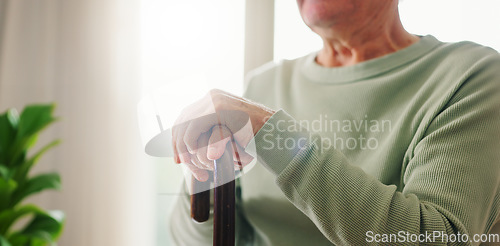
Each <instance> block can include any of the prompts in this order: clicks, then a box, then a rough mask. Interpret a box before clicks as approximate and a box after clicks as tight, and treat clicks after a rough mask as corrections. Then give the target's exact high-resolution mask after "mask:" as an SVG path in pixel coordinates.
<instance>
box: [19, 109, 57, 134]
mask: <svg viewBox="0 0 500 246" xmlns="http://www.w3.org/2000/svg"><path fill="white" fill-rule="evenodd" d="M54 108H55V105H54V104H39V105H30V106H27V107H26V108H24V110H23V112H22V113H21V116H20V118H19V131H18V135H17V136H16V137H17V138H18V139H19V138H25V137H30V136H32V135H34V134H36V133H38V132H39V131H40V130H42V129H43V128H45V127H46V126H48V125H49V124H50V123H52V122H54V121H55V120H56V118H54V117H53V116H52V112H53V111H54Z"/></svg>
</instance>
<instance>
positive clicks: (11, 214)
mask: <svg viewBox="0 0 500 246" xmlns="http://www.w3.org/2000/svg"><path fill="white" fill-rule="evenodd" d="M29 214H45V212H44V211H43V210H42V209H40V208H39V207H37V206H35V205H32V204H29V205H24V206H21V207H16V208H12V209H7V210H3V211H2V212H1V213H0V234H5V233H6V232H7V231H8V229H9V227H10V226H12V224H14V222H16V221H17V220H18V219H20V218H21V217H23V216H27V215H29Z"/></svg>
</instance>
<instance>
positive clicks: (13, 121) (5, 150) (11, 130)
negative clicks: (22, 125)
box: [0, 109, 19, 163]
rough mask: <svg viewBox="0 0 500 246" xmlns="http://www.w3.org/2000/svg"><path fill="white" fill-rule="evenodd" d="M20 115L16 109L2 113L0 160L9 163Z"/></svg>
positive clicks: (0, 119) (0, 122)
mask: <svg viewBox="0 0 500 246" xmlns="http://www.w3.org/2000/svg"><path fill="white" fill-rule="evenodd" d="M18 122H19V116H18V114H17V111H16V110H15V109H9V110H8V111H7V112H5V113H4V114H2V115H0V162H2V163H7V159H8V158H9V156H8V155H9V153H10V152H9V149H10V148H11V145H12V144H13V142H14V138H15V136H16V130H17V126H18Z"/></svg>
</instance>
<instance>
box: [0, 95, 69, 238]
mask: <svg viewBox="0 0 500 246" xmlns="http://www.w3.org/2000/svg"><path fill="white" fill-rule="evenodd" d="M53 110H54V105H53V104H47V105H30V106H27V107H26V108H25V109H24V110H23V111H22V113H21V114H20V115H19V114H18V113H17V111H16V110H15V109H10V110H7V112H5V113H3V114H0V246H44V245H55V241H56V240H57V238H58V237H59V235H60V234H61V231H62V228H63V220H64V215H63V213H62V212H60V211H44V210H43V209H41V208H39V207H37V206H36V205H34V204H24V203H22V201H23V200H24V199H25V198H26V197H28V196H30V195H33V194H35V193H38V192H40V191H43V190H47V189H60V187H61V180H60V176H59V174H57V173H46V174H39V175H36V176H34V175H30V169H31V168H32V167H33V166H34V165H35V163H36V162H37V161H38V159H39V158H40V157H41V156H42V155H43V154H44V153H45V152H46V151H47V150H48V149H50V148H52V147H53V146H55V145H57V144H58V143H59V141H58V140H55V141H53V142H51V143H49V144H48V145H46V146H44V147H42V148H41V149H40V150H38V151H37V152H35V153H34V154H31V151H30V150H31V149H32V147H33V146H34V144H35V142H36V140H37V137H38V134H39V133H40V131H42V130H43V129H45V128H46V127H47V126H48V125H50V124H52V123H53V122H54V121H55V120H56V118H54V117H53ZM28 152H30V153H28ZM21 218H25V221H24V222H25V223H20V222H19V220H20V219H21ZM16 222H19V223H16Z"/></svg>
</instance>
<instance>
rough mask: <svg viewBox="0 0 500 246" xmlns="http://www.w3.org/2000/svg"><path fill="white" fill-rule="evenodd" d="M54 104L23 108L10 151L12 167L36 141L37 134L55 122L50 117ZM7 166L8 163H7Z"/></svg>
mask: <svg viewBox="0 0 500 246" xmlns="http://www.w3.org/2000/svg"><path fill="white" fill-rule="evenodd" d="M54 107H55V106H54V104H39V105H29V106H27V107H26V108H24V110H23V112H22V113H21V116H20V117H19V125H18V130H17V134H16V137H15V141H14V145H13V148H12V149H11V153H12V157H11V158H10V161H11V162H12V165H14V164H16V163H18V162H19V159H22V158H21V157H22V156H23V155H25V154H26V151H27V149H29V148H30V147H32V146H33V145H34V144H35V142H36V139H37V134H38V133H39V132H40V131H41V130H42V129H44V128H45V127H46V126H48V125H49V124H51V123H52V122H54V121H55V120H56V118H54V117H53V116H52V112H53V111H54ZM7 164H8V165H11V164H9V162H7Z"/></svg>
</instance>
